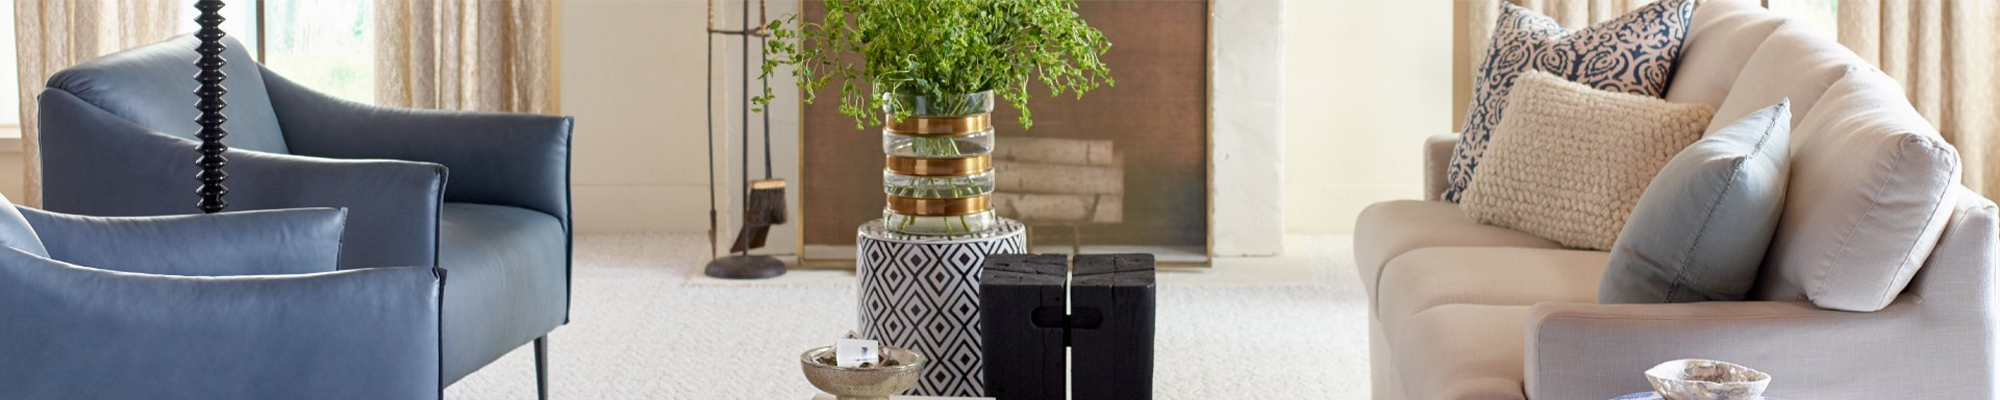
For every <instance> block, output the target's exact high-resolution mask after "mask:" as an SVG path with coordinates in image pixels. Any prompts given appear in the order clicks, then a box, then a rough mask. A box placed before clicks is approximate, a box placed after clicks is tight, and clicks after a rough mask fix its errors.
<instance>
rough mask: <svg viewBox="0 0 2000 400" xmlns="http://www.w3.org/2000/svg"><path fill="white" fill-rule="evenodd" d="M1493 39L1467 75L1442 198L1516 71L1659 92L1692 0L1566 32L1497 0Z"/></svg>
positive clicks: (1490, 123) (1461, 189) (1501, 105)
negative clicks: (1466, 95) (1467, 92)
mask: <svg viewBox="0 0 2000 400" xmlns="http://www.w3.org/2000/svg"><path fill="white" fill-rule="evenodd" d="M1500 7H1501V11H1500V19H1499V21H1498V22H1497V23H1495V25H1494V28H1493V44H1492V46H1490V47H1489V49H1488V50H1487V51H1486V58H1485V60H1483V61H1480V63H1479V71H1478V74H1479V75H1478V76H1476V77H1473V82H1472V105H1471V107H1468V108H1467V109H1466V113H1465V126H1464V127H1462V132H1463V134H1462V135H1461V136H1460V137H1459V139H1458V146H1457V147H1455V148H1453V149H1452V152H1451V165H1450V167H1449V168H1448V169H1447V172H1446V178H1447V179H1449V180H1450V184H1449V185H1448V186H1447V187H1446V188H1445V191H1444V199H1445V200H1446V201H1450V202H1454V203H1456V202H1458V201H1459V197H1460V196H1461V195H1463V194H1464V193H1465V188H1466V187H1467V186H1471V185H1472V173H1473V171H1474V170H1476V169H1478V168H1479V158H1480V157H1481V156H1482V155H1484V154H1485V153H1486V143H1487V142H1488V140H1490V139H1492V137H1493V127H1495V126H1498V125H1500V117H1501V115H1502V113H1503V112H1505V111H1506V108H1507V93H1508V91H1509V90H1511V89H1512V88H1513V87H1514V77H1517V76H1520V75H1521V73H1522V72H1526V71H1534V70H1539V71H1544V72H1548V73H1551V74H1554V75H1556V76H1560V77H1563V78H1564V79H1568V80H1570V81H1572V82H1576V83H1582V84H1585V85H1590V86H1591V87H1594V88H1597V89H1598V90H1605V91H1613V92H1623V93H1631V94H1637V95H1644V96H1653V97H1661V96H1663V95H1665V94H1666V93H1667V84H1668V81H1669V80H1671V79H1672V78H1673V76H1674V64H1675V61H1676V60H1677V59H1679V58H1680V55H1681V47H1682V45H1683V44H1684V43H1686V41H1687V34H1688V27H1689V26H1691V25H1693V24H1694V7H1695V0H1661V1H1659V2H1655V3H1653V4H1648V5H1646V6H1645V7H1640V8H1639V9H1637V10H1632V12H1630V13H1626V14H1625V15H1622V16H1619V17H1618V18H1615V19H1612V20H1610V21H1605V22H1601V23H1598V24H1596V25H1592V26H1590V27H1588V28H1584V29H1581V30H1577V31H1575V32H1570V31H1569V30H1567V29H1563V27H1562V25H1561V24H1558V23H1556V20H1554V19H1551V18H1549V17H1548V16H1545V15H1541V14H1537V13H1535V12H1534V11H1531V10H1528V9H1525V8H1521V7H1516V6H1514V5H1512V4H1506V3H1504V2H1503V3H1502V4H1501V5H1500Z"/></svg>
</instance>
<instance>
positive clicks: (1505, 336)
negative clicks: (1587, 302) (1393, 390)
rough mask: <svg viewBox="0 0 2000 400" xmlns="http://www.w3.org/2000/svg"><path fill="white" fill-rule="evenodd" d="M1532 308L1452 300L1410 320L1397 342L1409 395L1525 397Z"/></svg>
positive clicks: (1450, 399) (1480, 399)
mask: <svg viewBox="0 0 2000 400" xmlns="http://www.w3.org/2000/svg"><path fill="white" fill-rule="evenodd" d="M1527 318H1528V306H1491V305H1477V304H1453V305H1447V306H1441V307H1437V308H1432V309H1429V310H1425V311H1424V312H1421V313H1417V315H1415V316H1412V317H1411V318H1410V326H1409V327H1408V328H1409V331H1408V332H1407V333H1405V334H1404V339H1408V340H1410V341H1411V342H1410V343H1421V344H1422V345H1404V346H1396V348H1395V349H1394V350H1391V351H1394V352H1395V354H1396V372H1397V373H1398V374H1400V375H1399V376H1400V377H1401V378H1402V385H1403V390H1404V392H1405V394H1407V395H1408V397H1407V398H1411V399H1428V400H1473V399H1477V400H1496V399H1527V398H1528V396H1527V395H1526V394H1524V393H1523V389H1522V382H1524V381H1525V379H1523V378H1522V377H1523V372H1522V368H1523V367H1522V362H1523V361H1522V358H1523V357H1524V356H1523V354H1524V353H1523V350H1522V349H1523V348H1524V347H1525V346H1524V345H1523V340H1524V338H1525V336H1526V335H1527V333H1526V330H1527V326H1526V324H1527Z"/></svg>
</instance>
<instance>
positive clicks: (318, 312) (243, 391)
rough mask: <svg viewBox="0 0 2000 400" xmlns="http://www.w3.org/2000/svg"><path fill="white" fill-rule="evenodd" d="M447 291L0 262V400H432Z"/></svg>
mask: <svg viewBox="0 0 2000 400" xmlns="http://www.w3.org/2000/svg"><path fill="white" fill-rule="evenodd" d="M443 282H444V278H443V273H442V270H437V269H433V268H421V267H404V268H369V269H362V270H352V271H339V272H327V273H318V274H307V275H267V276H247V277H179V276H166V275H150V274H135V273H124V272H112V271H105V270H99V269H94V268H86V267H79V266H75V265H71V264H67V263H62V262H58V261H54V260H50V259H47V258H42V257H38V256H35V255H31V254H28V253H25V252H21V251H19V250H15V249H11V248H10V249H0V305H4V306H0V321H6V323H0V338H5V340H0V398H6V399H58V398H76V399H141V398H172V399H435V398H438V397H439V394H440V389H441V388H442V385H441V383H442V380H441V377H440V376H439V375H440V374H439V371H440V370H439V366H440V365H441V364H440V361H439V360H440V359H441V353H440V346H439V342H438V339H439V326H440V325H439V319H438V316H439V313H438V304H439V300H440V298H441V297H440V296H442V295H443Z"/></svg>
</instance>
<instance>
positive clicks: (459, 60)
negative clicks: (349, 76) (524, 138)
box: [375, 0, 557, 114]
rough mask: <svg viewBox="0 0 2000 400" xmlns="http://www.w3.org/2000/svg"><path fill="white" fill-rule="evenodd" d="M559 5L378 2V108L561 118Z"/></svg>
mask: <svg viewBox="0 0 2000 400" xmlns="http://www.w3.org/2000/svg"><path fill="white" fill-rule="evenodd" d="M555 7H556V6H555V4H553V2H552V1H549V0H376V1H375V26H376V29H378V31H377V32H376V34H375V38H376V47H375V100H376V102H377V103H380V104H382V105H389V106H400V107H418V108H437V109H448V110H480V111H507V112H524V113H539V114H550V113H555V112H556V105H557V101H556V70H555V65H556V64H555V58H556V53H555V33H556V29H555Z"/></svg>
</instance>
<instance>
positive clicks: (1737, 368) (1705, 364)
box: [1646, 359, 1771, 400]
mask: <svg viewBox="0 0 2000 400" xmlns="http://www.w3.org/2000/svg"><path fill="white" fill-rule="evenodd" d="M1646 380H1647V381H1650V382H1652V383H1653V391H1654V392H1658V393H1659V394H1660V397H1663V398H1666V399H1667V400H1758V399H1762V398H1763V397H1764V388H1765V387H1766V386H1769V385H1770V384H1771V375H1769V374H1765V373H1763V372H1758V371H1757V370H1754V369H1750V367H1745V366H1741V365H1736V364H1731V363H1726V362H1721V361H1715V360H1701V359H1685V360H1673V361H1668V362H1664V363H1660V365H1655V366H1653V368H1652V369H1648V370H1646Z"/></svg>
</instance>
